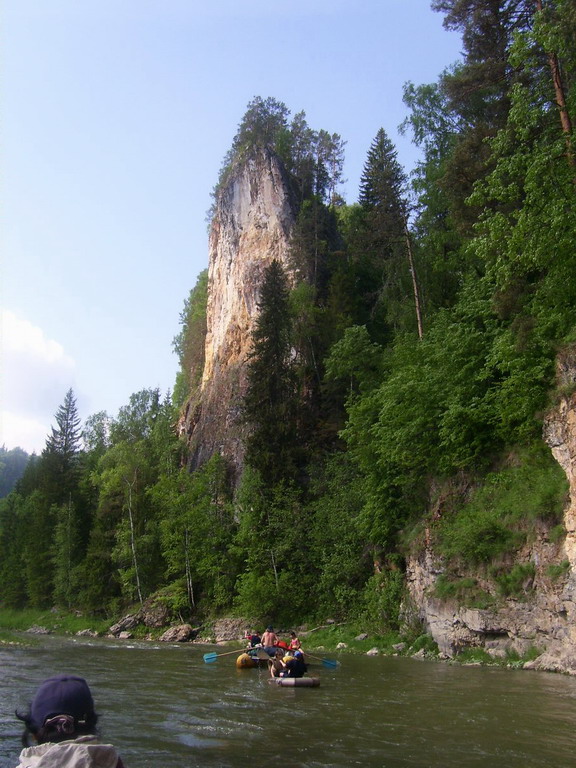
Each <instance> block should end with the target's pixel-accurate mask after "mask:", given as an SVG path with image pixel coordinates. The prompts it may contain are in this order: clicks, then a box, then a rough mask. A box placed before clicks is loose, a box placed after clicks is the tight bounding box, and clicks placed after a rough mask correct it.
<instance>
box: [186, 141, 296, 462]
mask: <svg viewBox="0 0 576 768" xmlns="http://www.w3.org/2000/svg"><path fill="white" fill-rule="evenodd" d="M294 222H295V208H294V205H293V201H292V198H291V194H290V185H289V183H288V179H287V176H286V173H285V171H284V168H283V166H282V163H281V161H280V160H279V159H278V158H277V157H276V155H274V154H273V153H272V152H270V151H268V150H262V151H260V152H259V153H257V154H255V155H254V156H253V157H251V158H249V159H248V160H247V161H246V162H244V163H242V164H241V165H239V166H238V167H236V168H235V169H233V171H232V172H231V174H230V176H229V179H228V181H227V183H226V184H225V185H224V187H223V189H222V190H221V192H220V194H219V196H218V200H217V205H216V212H215V215H214V217H213V220H212V228H211V232H210V253H209V267H208V307H207V335H206V346H205V364H204V373H203V376H202V383H201V385H200V390H199V392H198V393H197V395H196V396H195V397H194V399H193V401H191V402H190V403H189V405H188V410H187V413H186V415H185V419H184V429H185V431H186V432H187V434H188V436H189V439H190V448H191V455H192V467H193V468H194V467H197V466H200V465H201V464H203V463H204V462H205V461H206V460H207V459H208V458H210V456H211V455H212V454H213V453H214V452H215V451H220V453H221V454H222V455H223V456H224V457H225V458H226V459H227V460H228V461H229V462H230V464H231V466H232V468H233V470H234V471H235V472H236V474H237V475H238V473H239V471H240V469H241V467H242V461H243V447H242V446H243V437H244V435H245V427H244V426H243V424H242V418H241V403H242V397H243V394H244V392H245V390H246V358H247V355H248V352H249V351H250V346H251V332H252V327H253V323H254V319H255V317H256V313H257V304H258V295H259V287H260V284H261V281H262V276H263V273H264V270H265V268H266V267H267V266H268V265H269V264H270V263H271V261H272V260H273V259H277V260H278V261H279V262H280V263H281V264H282V265H283V266H284V267H285V269H286V271H287V273H288V277H289V279H290V278H291V271H290V265H289V263H288V254H289V247H290V238H291V233H292V229H293V226H294Z"/></svg>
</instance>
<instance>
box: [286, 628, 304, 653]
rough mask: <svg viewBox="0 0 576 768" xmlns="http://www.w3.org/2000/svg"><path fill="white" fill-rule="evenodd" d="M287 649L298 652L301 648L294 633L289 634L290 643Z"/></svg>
mask: <svg viewBox="0 0 576 768" xmlns="http://www.w3.org/2000/svg"><path fill="white" fill-rule="evenodd" d="M288 648H290V650H291V651H299V650H300V649H301V648H302V643H301V642H300V640H299V639H298V637H297V636H296V632H290V642H289V644H288Z"/></svg>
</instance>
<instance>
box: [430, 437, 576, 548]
mask: <svg viewBox="0 0 576 768" xmlns="http://www.w3.org/2000/svg"><path fill="white" fill-rule="evenodd" d="M512 458H513V460H512V461H511V462H510V463H509V465H508V466H506V467H504V468H503V469H502V470H501V471H499V472H495V473H492V474H490V475H488V476H487V477H486V478H485V480H484V483H483V485H482V486H480V487H479V488H478V489H477V490H476V491H475V492H474V494H473V495H472V497H471V499H470V500H469V501H468V503H466V504H464V505H463V506H462V507H461V508H460V509H459V510H458V511H457V513H456V514H454V515H451V516H448V517H443V518H442V520H441V521H440V524H439V526H438V532H437V545H438V547H439V548H440V550H441V551H442V553H443V554H444V555H445V556H446V557H448V558H459V559H461V560H462V561H463V562H467V563H487V562H490V561H492V560H494V559H495V558H497V557H498V556H499V555H502V554H504V553H507V552H512V551H514V549H516V548H517V547H518V546H519V545H520V544H521V543H522V541H523V540H524V538H525V535H526V534H525V530H526V529H527V527H528V526H530V525H533V524H534V522H535V521H537V520H545V521H547V522H549V523H550V522H554V521H555V520H557V519H558V518H559V517H560V516H561V514H562V510H563V507H564V503H565V500H566V494H567V484H566V477H565V475H564V473H563V472H562V470H561V469H560V467H559V466H558V465H557V464H556V462H555V461H554V460H553V459H552V457H551V455H550V452H549V449H548V448H547V447H545V446H543V445H538V444H535V446H534V448H533V449H531V450H530V451H523V452H520V453H519V454H518V455H517V456H515V457H512Z"/></svg>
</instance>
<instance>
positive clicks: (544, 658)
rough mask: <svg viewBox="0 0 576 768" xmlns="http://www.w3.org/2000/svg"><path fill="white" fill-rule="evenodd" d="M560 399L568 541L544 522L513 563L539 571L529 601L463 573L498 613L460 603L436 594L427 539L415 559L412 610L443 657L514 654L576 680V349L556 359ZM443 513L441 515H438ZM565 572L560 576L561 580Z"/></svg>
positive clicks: (549, 436) (557, 411)
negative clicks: (470, 652)
mask: <svg viewBox="0 0 576 768" xmlns="http://www.w3.org/2000/svg"><path fill="white" fill-rule="evenodd" d="M557 371H558V389H559V391H561V392H562V391H565V392H567V393H568V394H566V395H564V396H561V397H560V398H559V400H558V402H557V404H556V406H555V407H554V408H552V409H551V410H550V411H549V412H548V414H547V415H546V418H545V420H544V429H543V436H544V439H545V441H546V442H547V444H548V445H549V446H550V449H551V451H552V454H553V456H554V457H555V459H556V460H557V461H558V463H559V464H560V466H561V467H562V469H563V470H564V472H565V473H566V477H567V479H568V483H569V488H570V491H569V498H568V500H567V503H566V506H565V509H564V520H563V524H564V528H565V530H566V536H565V538H562V537H561V538H560V539H557V537H556V536H555V535H553V534H552V532H551V530H550V529H549V527H548V526H547V525H546V524H544V523H542V524H540V526H539V527H537V529H536V531H535V533H534V536H533V537H532V538H531V540H530V541H527V542H526V544H525V545H524V546H523V547H522V548H521V549H520V550H519V551H518V552H517V553H516V554H515V557H514V560H513V561H512V562H511V563H510V565H513V564H514V563H518V564H528V563H530V564H531V565H532V566H533V574H534V575H533V576H532V577H529V580H530V583H529V584H527V585H526V587H527V589H526V596H525V598H523V599H518V598H512V597H510V598H507V599H502V598H501V597H499V596H498V595H496V594H494V584H493V582H491V581H490V580H489V579H487V578H484V577H483V575H482V573H481V572H479V571H477V572H474V573H462V574H460V576H461V577H462V578H465V577H472V578H474V579H475V580H476V583H477V584H478V587H479V588H480V589H483V590H485V591H486V592H487V593H490V592H491V593H492V594H493V596H494V598H495V602H494V607H490V608H487V609H480V608H465V607H463V606H461V605H459V604H458V602H457V601H456V600H443V599H439V598H438V597H437V596H435V585H436V583H437V580H438V577H439V576H440V574H442V573H443V572H444V570H445V567H444V563H443V562H442V558H441V557H439V556H438V555H437V554H436V553H435V552H434V551H433V547H432V546H431V545H430V540H431V537H430V536H429V535H427V536H426V540H425V542H423V546H422V547H420V548H419V549H418V551H416V549H415V550H414V552H413V554H412V555H411V556H410V557H409V558H408V563H407V581H408V589H409V593H410V597H411V601H412V606H413V610H414V611H415V612H416V613H417V614H418V617H419V618H420V619H421V621H422V622H423V623H424V626H425V627H426V630H427V631H428V632H429V633H430V634H431V635H432V636H433V638H434V640H435V641H436V642H437V643H438V646H439V649H440V651H441V653H443V654H444V655H446V656H449V657H450V656H455V655H457V654H458V653H459V652H461V651H462V650H465V649H467V648H474V647H480V648H483V649H484V650H485V651H487V652H488V653H489V654H490V655H492V656H494V657H495V658H505V657H506V656H507V655H509V654H510V653H517V654H519V655H524V654H526V653H528V652H530V653H532V652H533V651H534V650H535V649H538V650H539V651H540V655H539V656H538V658H536V659H535V660H534V661H531V662H529V663H528V664H526V665H525V666H528V667H531V668H534V669H544V670H552V671H559V672H566V673H568V674H572V675H574V674H576V394H574V392H573V389H574V384H575V383H576V350H565V351H564V352H563V353H562V354H561V355H560V356H559V358H558V360H557ZM434 512H435V513H436V514H437V515H441V513H442V512H441V509H438V510H434ZM559 574H560V575H559Z"/></svg>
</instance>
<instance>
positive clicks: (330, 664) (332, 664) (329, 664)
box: [322, 659, 338, 669]
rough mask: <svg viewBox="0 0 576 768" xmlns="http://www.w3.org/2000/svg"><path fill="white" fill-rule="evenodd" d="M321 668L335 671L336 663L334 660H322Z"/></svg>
mask: <svg viewBox="0 0 576 768" xmlns="http://www.w3.org/2000/svg"><path fill="white" fill-rule="evenodd" d="M322 666H323V667H329V668H330V669H336V667H337V666H338V662H337V661H336V659H322Z"/></svg>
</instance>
